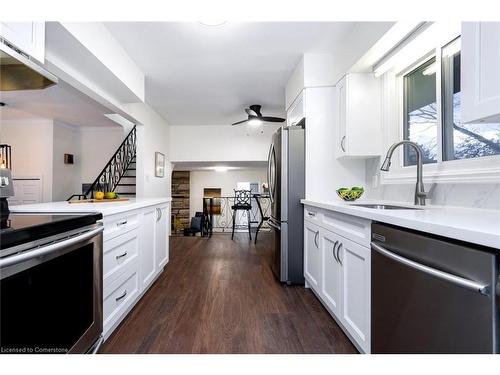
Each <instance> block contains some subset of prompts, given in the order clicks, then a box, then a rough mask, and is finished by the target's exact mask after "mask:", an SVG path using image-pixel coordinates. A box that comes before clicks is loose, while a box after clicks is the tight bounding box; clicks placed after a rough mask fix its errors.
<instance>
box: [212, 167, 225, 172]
mask: <svg viewBox="0 0 500 375" xmlns="http://www.w3.org/2000/svg"><path fill="white" fill-rule="evenodd" d="M227 170H228V168H227V167H214V171H216V172H227Z"/></svg>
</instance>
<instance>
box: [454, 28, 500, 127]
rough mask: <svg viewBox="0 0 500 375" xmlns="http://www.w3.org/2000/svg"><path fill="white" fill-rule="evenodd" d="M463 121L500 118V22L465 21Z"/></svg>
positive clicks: (488, 120) (462, 90)
mask: <svg viewBox="0 0 500 375" xmlns="http://www.w3.org/2000/svg"><path fill="white" fill-rule="evenodd" d="M461 64H462V67H461V79H460V80H461V92H462V94H461V95H462V114H461V116H462V122H474V121H479V120H483V119H486V120H485V122H498V121H500V68H499V66H500V22H464V23H463V24H462V51H461Z"/></svg>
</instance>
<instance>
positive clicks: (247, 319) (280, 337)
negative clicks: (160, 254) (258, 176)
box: [101, 233, 357, 353]
mask: <svg viewBox="0 0 500 375" xmlns="http://www.w3.org/2000/svg"><path fill="white" fill-rule="evenodd" d="M270 257H271V238H270V236H269V235H267V234H261V235H259V241H258V242H257V245H254V244H253V243H250V242H249V241H248V237H247V235H245V234H243V233H241V234H237V235H235V239H234V241H231V236H228V235H221V234H219V235H214V236H213V237H212V238H211V239H206V238H200V237H172V238H171V239H170V262H169V264H168V265H167V267H166V269H165V271H164V272H163V273H162V274H161V275H160V277H159V278H158V280H157V281H156V282H155V284H154V285H153V286H152V287H151V289H150V290H149V291H148V292H147V293H146V294H145V295H144V297H143V298H142V300H141V301H139V303H138V304H137V305H136V306H135V307H134V309H133V310H132V311H131V312H130V314H129V315H128V316H127V317H126V318H125V319H124V321H123V322H122V324H121V325H120V326H119V327H118V328H117V330H116V331H115V332H114V333H113V335H112V336H111V337H110V338H109V339H108V340H107V341H106V343H105V344H104V345H103V347H102V349H101V352H102V353H356V352H357V351H356V349H355V348H354V346H353V345H352V344H351V343H350V341H349V339H348V338H347V337H346V336H345V335H344V333H343V332H342V330H341V329H340V328H339V326H338V325H337V324H336V323H335V321H334V320H333V319H332V318H331V317H330V315H329V314H328V312H327V311H326V310H325V309H324V308H323V306H322V305H321V303H320V302H319V301H318V300H317V299H316V297H315V296H314V295H313V293H312V292H311V291H310V290H308V289H305V288H304V287H303V286H285V285H281V284H280V283H278V282H277V281H276V280H275V278H274V276H273V274H272V271H271V269H270V266H269V262H268V259H270Z"/></svg>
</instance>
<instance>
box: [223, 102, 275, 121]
mask: <svg viewBox="0 0 500 375" xmlns="http://www.w3.org/2000/svg"><path fill="white" fill-rule="evenodd" d="M260 108H261V105H260V104H252V105H251V106H250V107H248V108H245V112H246V113H247V115H248V118H247V119H246V120H242V121H238V122H235V123H234V124H232V125H239V124H244V123H248V124H249V125H260V124H261V123H263V122H283V121H285V119H284V118H281V117H272V116H262V113H261V112H260Z"/></svg>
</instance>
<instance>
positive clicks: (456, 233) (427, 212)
mask: <svg viewBox="0 0 500 375" xmlns="http://www.w3.org/2000/svg"><path fill="white" fill-rule="evenodd" d="M301 203H302V204H304V205H306V206H313V207H318V208H323V209H325V210H330V211H337V212H341V213H344V214H348V215H353V216H358V217H362V218H365V219H370V220H374V221H378V222H382V223H387V224H393V225H397V226H399V227H403V228H409V229H414V230H418V231H421V232H425V233H432V234H436V235H439V236H443V237H448V238H452V239H456V240H460V241H466V242H470V243H473V244H478V245H483V246H488V247H493V248H495V249H500V211H498V210H487V209H474V208H463V207H450V206H425V207H424V208H423V209H416V210H380V209H373V208H365V207H356V204H370V203H372V204H395V205H400V206H410V207H414V206H412V205H411V204H404V203H401V202H387V201H371V200H363V201H357V202H355V203H352V204H348V203H344V202H339V201H333V200H332V201H317V200H309V199H302V200H301Z"/></svg>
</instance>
